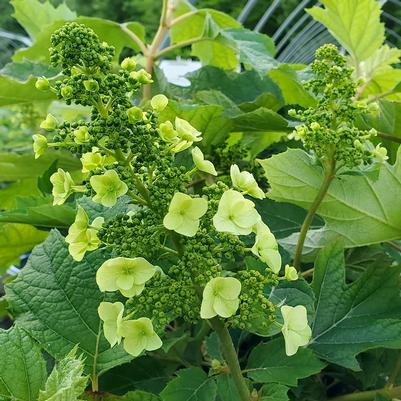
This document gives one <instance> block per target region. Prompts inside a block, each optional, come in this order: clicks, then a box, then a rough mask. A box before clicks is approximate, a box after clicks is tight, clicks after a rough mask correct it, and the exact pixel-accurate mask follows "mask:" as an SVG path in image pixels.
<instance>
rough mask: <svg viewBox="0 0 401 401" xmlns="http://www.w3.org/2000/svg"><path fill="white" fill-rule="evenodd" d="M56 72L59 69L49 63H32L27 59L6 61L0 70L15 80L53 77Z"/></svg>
mask: <svg viewBox="0 0 401 401" xmlns="http://www.w3.org/2000/svg"><path fill="white" fill-rule="evenodd" d="M58 73H59V70H58V69H56V68H54V67H51V66H50V65H47V64H41V63H32V62H31V61H28V60H27V61H24V62H23V63H8V64H6V65H5V66H4V67H3V68H2V69H1V70H0V74H1V75H7V76H9V77H10V78H13V79H15V80H16V81H21V82H25V81H27V80H28V79H29V78H30V77H46V78H53V77H55V76H56V75H57V74H58ZM36 91H37V90H36ZM37 92H39V91H37Z"/></svg>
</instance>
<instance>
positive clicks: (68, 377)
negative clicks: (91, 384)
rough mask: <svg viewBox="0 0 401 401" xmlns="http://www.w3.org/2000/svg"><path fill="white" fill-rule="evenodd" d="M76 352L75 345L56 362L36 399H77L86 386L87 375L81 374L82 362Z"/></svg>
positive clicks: (52, 400) (55, 400)
mask: <svg viewBox="0 0 401 401" xmlns="http://www.w3.org/2000/svg"><path fill="white" fill-rule="evenodd" d="M76 353H77V347H75V348H73V349H72V350H71V352H70V353H69V354H68V355H67V356H66V357H65V358H63V359H62V360H61V361H58V362H56V366H55V367H54V368H53V371H52V372H51V373H50V376H49V377H48V379H47V381H46V385H45V389H44V390H43V391H41V392H40V394H39V398H38V401H59V400H65V401H76V400H78V397H79V396H80V395H81V394H82V393H83V392H84V390H85V388H86V384H87V382H88V377H87V376H84V375H83V371H84V362H83V360H82V357H77V355H76Z"/></svg>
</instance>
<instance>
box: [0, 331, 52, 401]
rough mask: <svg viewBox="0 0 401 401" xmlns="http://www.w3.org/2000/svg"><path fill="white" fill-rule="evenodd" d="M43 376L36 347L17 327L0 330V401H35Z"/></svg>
mask: <svg viewBox="0 0 401 401" xmlns="http://www.w3.org/2000/svg"><path fill="white" fill-rule="evenodd" d="M46 376H47V372H46V364H45V360H44V359H43V357H42V354H41V352H40V348H39V346H38V344H37V343H35V341H34V340H33V339H32V338H31V337H30V336H29V335H28V334H27V333H26V332H25V331H24V330H22V329H20V328H19V327H18V326H14V327H13V328H11V329H9V330H1V329H0V399H1V400H4V401H12V400H21V401H22V400H23V401H36V400H37V398H38V395H39V390H40V389H41V388H42V386H43V385H44V383H45V380H46Z"/></svg>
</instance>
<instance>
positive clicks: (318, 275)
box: [309, 242, 401, 370]
mask: <svg viewBox="0 0 401 401" xmlns="http://www.w3.org/2000/svg"><path fill="white" fill-rule="evenodd" d="M344 266H345V262H344V250H343V248H342V246H341V243H340V242H334V243H332V244H330V245H329V246H327V247H326V248H324V249H323V250H322V251H320V253H319V255H318V257H317V260H316V263H315V273H314V277H313V283H312V287H313V290H314V292H315V296H316V315H315V320H314V324H313V326H312V339H311V342H310V345H309V347H310V348H312V349H313V350H314V351H315V352H316V354H317V355H318V356H320V357H321V358H323V359H325V360H327V361H329V362H332V363H336V364H338V365H342V366H345V367H347V368H350V369H353V370H358V369H359V364H358V362H357V360H356V359H355V356H356V355H357V354H359V353H360V352H362V351H366V350H368V349H372V348H379V347H386V348H399V347H401V298H400V291H399V281H400V278H399V277H400V270H401V268H400V267H399V266H397V267H394V266H386V265H382V266H381V267H377V266H373V267H370V268H368V269H367V270H366V271H365V272H364V273H363V274H362V275H361V277H360V278H359V279H358V280H356V281H354V282H353V283H352V284H349V285H348V284H346V283H345V267H344Z"/></svg>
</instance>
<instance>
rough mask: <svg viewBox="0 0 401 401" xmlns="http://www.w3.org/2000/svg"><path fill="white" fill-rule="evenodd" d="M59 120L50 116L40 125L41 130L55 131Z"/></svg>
mask: <svg viewBox="0 0 401 401" xmlns="http://www.w3.org/2000/svg"><path fill="white" fill-rule="evenodd" d="M57 124H58V123H57V120H56V117H54V116H53V115H52V114H50V113H49V114H48V115H47V116H46V119H45V120H43V121H42V122H41V123H40V128H42V129H44V130H46V131H54V130H55V129H56V128H57Z"/></svg>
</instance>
